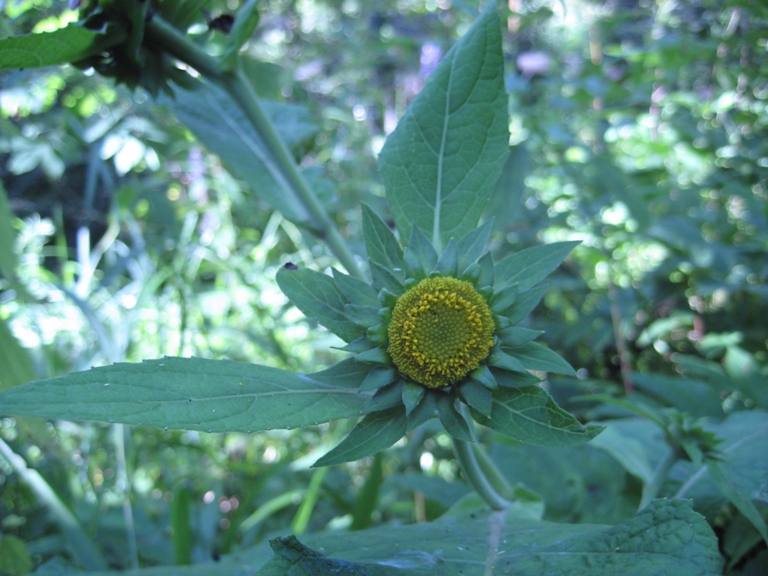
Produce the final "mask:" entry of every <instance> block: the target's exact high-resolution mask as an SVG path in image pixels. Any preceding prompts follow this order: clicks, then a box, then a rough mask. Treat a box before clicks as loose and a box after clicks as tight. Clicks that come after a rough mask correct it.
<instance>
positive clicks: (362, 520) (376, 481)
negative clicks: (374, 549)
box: [351, 452, 384, 530]
mask: <svg viewBox="0 0 768 576" xmlns="http://www.w3.org/2000/svg"><path fill="white" fill-rule="evenodd" d="M383 481H384V470H383V468H382V465H381V452H377V453H376V454H375V455H374V456H373V460H372V461H371V466H370V468H369V469H368V476H367V477H366V479H365V482H364V483H363V486H362V488H360V492H358V494H357V498H355V505H354V507H353V508H352V526H351V529H352V530H362V529H364V528H370V527H371V526H373V513H374V512H376V509H377V508H378V504H379V493H380V492H381V484H382V482H383Z"/></svg>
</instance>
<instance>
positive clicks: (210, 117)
mask: <svg viewBox="0 0 768 576" xmlns="http://www.w3.org/2000/svg"><path fill="white" fill-rule="evenodd" d="M162 102H164V103H165V104H167V105H168V107H169V108H170V109H171V110H172V111H173V113H174V114H175V115H176V116H177V118H178V119H179V120H180V121H181V122H183V123H184V124H185V125H186V126H187V127H188V128H189V129H190V130H191V131H192V132H193V133H194V134H195V136H196V137H197V138H198V139H199V140H200V142H202V143H203V144H205V146H206V147H207V148H208V149H209V150H210V151H211V152H214V153H216V154H218V155H219V157H220V158H221V160H222V162H223V163H224V164H225V165H226V166H227V168H228V169H229V170H230V171H231V172H232V174H234V175H235V176H236V177H237V178H240V179H241V180H243V181H244V182H245V183H246V184H247V185H248V186H249V188H250V189H251V190H252V191H253V192H254V193H255V194H256V195H257V196H258V197H259V198H261V199H262V200H264V201H265V202H267V203H268V204H269V205H270V206H272V207H273V208H276V209H277V210H279V211H280V212H282V213H283V215H285V216H286V217H287V218H289V219H290V220H292V221H294V222H307V221H309V219H310V217H309V214H308V212H307V211H306V209H305V208H304V207H303V204H302V202H301V200H300V199H299V198H298V197H297V196H296V194H295V192H294V190H293V188H292V186H291V185H290V184H289V183H288V182H287V180H286V179H285V176H284V175H283V173H282V171H281V169H280V167H279V166H278V165H277V163H276V162H275V160H274V159H273V158H272V156H271V154H270V153H269V151H268V149H267V147H266V145H265V144H264V141H263V140H262V138H261V136H259V134H258V133H257V132H256V130H255V129H254V128H253V127H252V125H251V123H250V122H249V121H248V120H247V119H246V117H245V116H244V114H243V112H242V111H241V109H240V107H239V106H238V105H237V104H236V103H235V101H234V100H232V98H231V97H230V96H229V95H228V94H227V93H226V92H224V91H223V90H222V89H220V88H218V87H216V86H215V85H213V84H211V83H208V82H203V81H200V82H197V83H196V84H194V85H192V86H190V87H189V88H188V89H179V90H177V91H176V94H175V97H174V98H168V97H163V98H162ZM261 104H262V107H263V108H264V111H265V112H266V114H267V116H268V117H269V118H270V120H271V121H272V123H273V125H274V126H275V130H276V131H277V133H278V136H280V137H281V138H282V139H283V140H284V141H285V142H286V144H288V146H292V145H295V144H298V143H299V142H301V141H303V140H304V139H306V138H307V137H308V136H310V135H312V134H313V133H315V132H316V130H317V128H316V127H315V126H314V125H313V124H312V123H311V122H310V120H309V116H308V114H307V112H306V109H304V108H303V107H300V106H296V105H292V104H274V103H269V102H262V103H261Z"/></svg>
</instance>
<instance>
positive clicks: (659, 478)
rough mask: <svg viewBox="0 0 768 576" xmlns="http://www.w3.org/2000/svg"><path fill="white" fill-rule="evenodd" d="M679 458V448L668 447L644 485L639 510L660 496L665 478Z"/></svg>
mask: <svg viewBox="0 0 768 576" xmlns="http://www.w3.org/2000/svg"><path fill="white" fill-rule="evenodd" d="M678 459H679V457H678V453H677V450H675V449H674V448H671V447H670V448H668V449H667V452H666V453H665V454H664V456H663V457H662V459H661V460H660V461H659V463H658V464H657V465H656V468H655V469H654V471H653V474H651V479H650V480H649V481H648V483H647V484H646V485H645V486H644V487H643V494H642V496H641V497H640V506H638V508H637V509H638V510H642V509H643V508H645V507H646V506H648V504H650V503H651V501H652V500H653V499H654V498H656V496H658V494H659V490H661V486H662V484H664V480H666V479H667V475H668V474H669V471H670V470H671V469H672V466H674V465H675V463H676V462H677V461H678Z"/></svg>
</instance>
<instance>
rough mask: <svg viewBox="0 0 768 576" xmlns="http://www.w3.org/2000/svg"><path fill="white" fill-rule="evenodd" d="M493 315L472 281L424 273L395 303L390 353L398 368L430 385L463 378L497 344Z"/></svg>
mask: <svg viewBox="0 0 768 576" xmlns="http://www.w3.org/2000/svg"><path fill="white" fill-rule="evenodd" d="M494 328H495V325H494V322H493V316H492V314H491V311H490V309H489V307H488V304H487V303H486V301H485V299H484V298H483V297H482V296H481V295H480V294H479V293H478V292H477V291H476V290H475V288H474V287H473V286H472V284H470V283H469V282H465V281H463V280H457V279H456V278H450V277H437V278H426V279H424V280H422V281H421V282H419V283H418V284H416V285H415V286H413V287H412V288H411V289H410V290H408V291H407V292H405V294H403V295H402V296H401V297H400V298H399V299H398V300H397V302H396V303H395V306H394V308H393V310H392V320H391V321H390V323H389V328H388V336H389V347H388V349H387V352H388V353H389V355H390V357H391V358H392V361H393V362H394V364H395V366H397V368H398V370H399V371H400V372H401V373H402V374H404V375H405V376H407V377H408V378H410V379H411V380H413V381H415V382H418V383H419V384H422V385H424V386H426V387H428V388H443V387H446V386H450V385H451V384H454V383H455V382H457V381H459V380H461V379H462V378H464V377H465V376H466V375H467V374H469V373H470V372H471V371H472V370H474V369H475V368H477V367H478V366H479V365H480V363H481V362H482V361H483V360H485V359H486V358H487V357H488V354H489V352H490V350H491V348H492V347H493V331H494Z"/></svg>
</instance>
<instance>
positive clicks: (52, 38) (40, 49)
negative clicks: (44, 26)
mask: <svg viewBox="0 0 768 576" xmlns="http://www.w3.org/2000/svg"><path fill="white" fill-rule="evenodd" d="M123 39H124V37H123V36H122V35H121V34H118V33H114V34H110V35H106V34H99V33H96V32H93V31H91V30H86V29H85V28H82V27H80V26H77V25H75V24H70V25H69V26H66V27H65V28H61V29H59V30H55V31H53V32H40V33H38V34H26V35H24V36H11V37H10V38H3V39H2V40H0V70H13V69H20V68H40V67H42V66H54V65H57V64H65V63H67V62H77V61H78V60H83V59H84V58H88V57H89V56H94V55H96V54H99V53H101V52H102V51H104V50H105V49H106V48H107V47H109V46H111V45H115V44H119V43H120V42H122V41H123Z"/></svg>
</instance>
